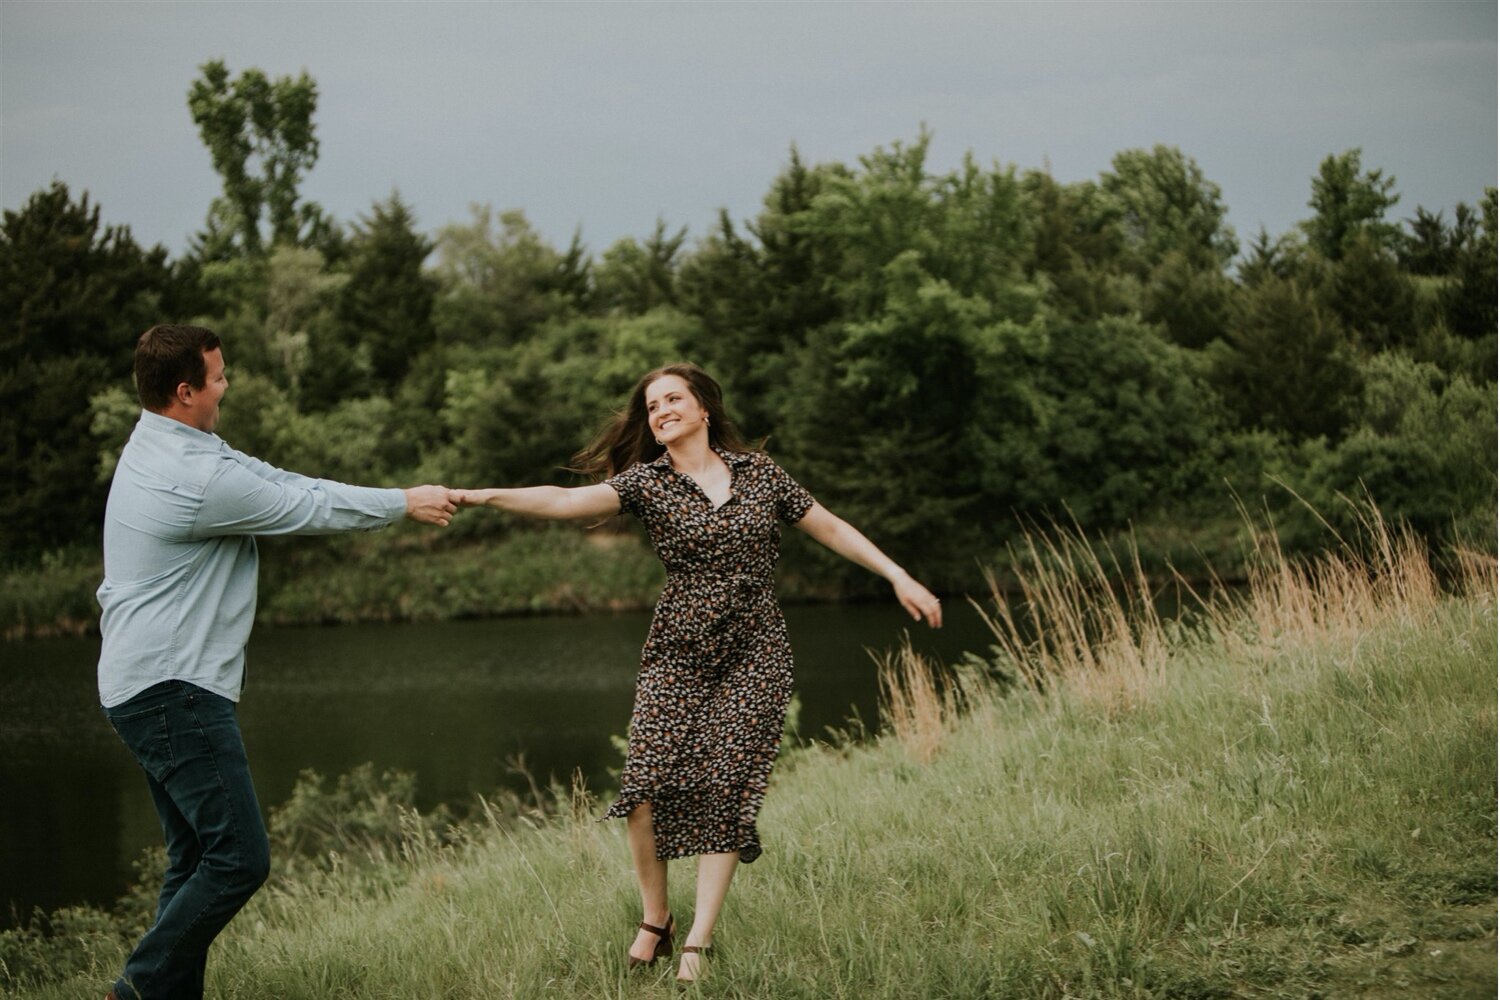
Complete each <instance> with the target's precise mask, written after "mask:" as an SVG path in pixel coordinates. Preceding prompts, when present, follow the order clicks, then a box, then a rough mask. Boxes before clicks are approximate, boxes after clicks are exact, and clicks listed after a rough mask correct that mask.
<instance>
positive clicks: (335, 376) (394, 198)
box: [309, 193, 437, 405]
mask: <svg viewBox="0 0 1500 1000" xmlns="http://www.w3.org/2000/svg"><path fill="white" fill-rule="evenodd" d="M432 249H433V244H432V242H431V241H430V240H428V239H427V237H425V236H423V235H422V234H420V233H418V232H417V231H416V229H415V220H414V219H413V217H412V213H411V210H410V209H409V208H408V207H407V206H406V204H405V203H404V202H402V200H401V197H400V195H398V194H395V193H393V194H392V195H391V196H390V198H388V199H387V200H386V201H384V202H376V203H375V205H374V206H373V207H372V209H371V212H370V215H369V216H368V217H364V218H361V219H360V221H359V222H358V223H356V224H355V226H354V230H353V234H352V236H351V238H350V240H349V251H348V259H347V262H346V270H347V274H348V276H349V280H348V282H347V283H346V284H345V285H344V286H343V290H342V292H341V293H340V295H339V299H338V307H337V310H336V314H337V317H338V324H337V329H336V333H334V335H333V336H330V337H327V338H324V339H323V340H322V341H321V342H320V343H318V346H317V347H316V348H315V350H314V363H313V364H312V366H311V368H312V369H313V370H312V371H310V372H309V377H310V378H317V379H318V380H319V384H318V388H317V391H316V393H315V394H314V397H313V398H315V399H317V400H318V401H319V403H320V404H322V405H329V404H332V403H335V402H337V401H338V400H340V399H344V398H349V397H352V396H357V395H363V394H364V392H365V391H366V390H367V388H369V387H367V386H366V385H364V384H363V379H362V378H360V375H361V374H362V371H361V370H362V369H363V371H365V372H367V373H368V376H369V377H370V379H371V380H372V385H373V387H375V388H378V389H379V390H381V392H382V394H388V393H389V392H390V390H391V389H392V388H393V387H394V386H395V385H396V384H397V383H399V382H400V381H401V380H402V379H403V378H405V376H406V372H407V370H408V368H409V367H410V366H411V362H412V359H413V358H414V357H415V356H416V355H418V354H420V353H421V352H423V351H425V350H427V349H428V348H430V347H432V346H433V345H434V344H435V343H436V342H437V335H436V331H435V328H434V325H433V317H432V314H433V305H434V302H435V300H436V295H437V283H436V282H435V281H434V280H433V278H431V277H430V276H429V275H428V274H426V273H425V272H424V271H423V264H424V262H425V261H426V260H427V256H428V254H430V253H431V252H432ZM356 352H357V353H358V354H359V355H360V356H361V358H362V360H363V364H359V363H356V361H355V359H354V355H355V354H356ZM318 369H322V370H318Z"/></svg>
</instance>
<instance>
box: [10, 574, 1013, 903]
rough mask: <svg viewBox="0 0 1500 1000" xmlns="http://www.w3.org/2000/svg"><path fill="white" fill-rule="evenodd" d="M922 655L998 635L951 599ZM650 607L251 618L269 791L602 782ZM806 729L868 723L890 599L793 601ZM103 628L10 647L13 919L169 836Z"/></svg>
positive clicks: (481, 788)
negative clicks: (529, 775) (121, 736)
mask: <svg viewBox="0 0 1500 1000" xmlns="http://www.w3.org/2000/svg"><path fill="white" fill-rule="evenodd" d="M945 619H946V626H945V627H944V629H943V630H942V631H941V632H936V633H933V632H928V631H927V630H926V629H925V628H924V629H922V630H921V631H917V630H916V629H912V631H911V636H912V639H913V642H914V644H915V645H916V646H917V648H918V649H920V650H922V651H923V652H927V653H929V654H931V655H933V656H936V657H939V658H942V659H946V660H953V659H956V658H957V657H958V656H959V655H960V654H961V653H962V652H963V651H964V650H967V649H982V648H984V647H985V646H986V645H987V644H988V635H987V633H986V632H985V630H984V626H983V624H982V623H981V622H980V621H979V618H978V616H977V615H976V614H975V613H974V611H973V610H972V609H971V608H967V607H965V606H963V605H962V604H961V602H958V601H954V602H952V606H951V607H947V608H945ZM647 621H648V618H647V616H646V615H645V614H620V615H601V616H589V617H582V618H561V617H555V618H554V617H545V618H509V619H498V620H490V621H474V622H453V623H445V624H435V625H388V626H381V625H360V626H348V627H343V628H331V629H257V630H256V632H255V635H254V637H253V638H252V640H251V643H250V649H249V654H248V659H249V666H248V670H247V679H246V688H245V694H244V697H243V699H242V701H241V706H240V721H241V727H242V729H243V730H244V733H245V742H246V746H247V749H248V751H249V754H250V764H251V769H252V771H253V772H254V774H255V781H256V788H257V791H258V792H259V794H260V798H261V802H262V805H268V804H275V803H279V802H282V801H284V800H285V799H286V798H287V796H288V795H289V794H290V792H291V790H292V787H293V786H294V784H295V783H296V780H297V775H298V774H299V772H301V771H302V770H303V769H305V768H312V769H314V770H317V771H319V772H321V773H323V774H325V775H337V774H342V773H344V772H346V771H348V770H350V769H352V768H354V767H355V766H357V765H359V764H360V763H363V762H365V761H371V762H373V763H374V764H375V766H376V767H377V768H378V769H386V768H400V769H403V770H408V771H412V772H414V773H415V774H416V775H417V779H418V797H419V805H420V806H421V807H422V808H424V809H430V808H432V807H433V806H435V805H437V804H438V803H440V802H447V803H455V804H458V805H459V806H460V809H462V807H463V803H465V802H472V801H473V799H474V796H475V795H476V794H483V793H487V792H491V791H493V790H494V789H496V788H500V787H512V788H522V787H524V784H525V782H524V780H523V779H522V778H521V777H520V776H518V775H517V774H515V773H513V772H512V771H511V769H510V766H509V765H510V762H511V761H513V760H514V759H515V758H516V757H517V756H518V755H523V754H524V757H525V760H526V762H527V764H528V766H529V767H530V768H531V770H532V771H533V773H534V774H535V775H536V776H537V777H538V779H540V780H545V779H546V778H547V777H548V776H549V775H551V776H556V777H557V778H559V779H561V780H564V781H566V780H567V778H568V776H569V775H571V774H572V772H573V770H574V769H575V768H577V769H579V770H581V771H582V772H583V774H584V776H585V777H586V778H587V779H588V781H589V784H590V787H592V788H594V789H596V790H601V791H603V790H606V789H608V788H609V786H610V783H609V779H608V769H609V768H610V767H612V766H618V764H619V756H618V753H617V752H616V751H615V749H614V748H613V746H612V745H611V744H610V739H609V738H610V735H611V734H617V733H623V732H624V730H625V726H626V723H627V722H628V721H629V716H630V705H631V698H632V695H633V692H634V684H635V669H636V662H637V658H638V656H639V653H640V645H641V642H642V641H643V639H644V638H645V635H646V626H647ZM787 624H788V627H789V630H790V632H791V639H792V645H793V649H794V650H795V653H796V660H797V691H798V695H799V697H800V699H801V701H802V705H803V709H802V731H803V733H804V734H808V735H821V734H822V733H823V732H824V730H825V729H826V727H829V726H839V725H842V724H843V723H844V721H845V720H846V719H848V718H849V716H850V715H851V713H856V712H857V713H858V714H859V716H860V717H861V718H863V719H865V720H867V721H869V722H873V720H874V719H875V718H876V712H877V698H878V692H877V685H876V680H875V667H874V664H873V663H872V661H871V659H870V657H869V655H868V653H867V652H866V648H867V647H872V648H877V649H886V648H891V647H893V646H895V645H896V644H897V643H899V642H900V639H901V635H902V633H903V632H904V631H905V630H907V629H908V627H910V626H911V622H910V621H909V620H908V619H906V618H905V617H904V615H903V614H902V613H901V611H900V609H899V608H898V607H896V606H895V605H894V604H893V603H892V604H879V605H867V606H855V607H806V608H798V607H793V608H788V609H787ZM98 648H99V644H98V640H96V639H95V640H89V639H78V640H47V641H38V642H25V643H11V644H0V802H3V803H5V807H4V809H3V810H0V906H3V907H4V911H5V912H4V913H3V915H0V922H3V923H5V924H9V923H11V922H12V921H11V913H10V911H11V910H12V909H13V908H14V909H18V910H19V911H20V912H21V913H23V914H24V913H27V912H29V911H30V909H31V907H33V906H41V907H42V908H43V909H52V908H55V907H57V906H61V905H66V904H70V903H77V902H95V903H107V902H109V901H110V900H112V899H113V898H114V897H115V896H116V895H118V894H119V892H120V891H121V890H122V889H123V888H124V886H125V885H126V883H127V881H128V880H129V878H130V876H131V870H130V865H131V862H132V861H134V860H135V859H136V858H137V857H138V856H139V854H140V851H141V849H142V848H144V847H146V846H149V845H151V844H155V843H159V842H160V832H159V830H158V827H157V821H156V814H155V811H154V810H153V809H152V807H151V803H150V799H149V796H148V795H147V793H146V789H145V784H144V782H143V781H142V779H141V778H140V775H139V771H138V770H137V769H136V766H135V764H134V762H133V761H132V760H131V758H130V756H129V754H127V753H126V752H125V750H124V748H123V747H121V746H120V745H119V743H118V741H117V739H116V738H115V736H114V733H113V731H112V730H111V729H110V728H109V725H108V723H107V722H105V720H104V718H103V715H102V714H101V713H100V712H99V709H98V698H97V694H96V690H95V686H94V665H95V662H96V660H97V657H98Z"/></svg>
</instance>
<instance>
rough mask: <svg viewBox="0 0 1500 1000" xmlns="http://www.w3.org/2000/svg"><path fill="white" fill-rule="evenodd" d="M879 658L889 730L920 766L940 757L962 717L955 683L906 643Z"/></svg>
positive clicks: (883, 703)
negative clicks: (953, 727) (941, 748)
mask: <svg viewBox="0 0 1500 1000" xmlns="http://www.w3.org/2000/svg"><path fill="white" fill-rule="evenodd" d="M872 655H875V660H876V663H877V664H878V665H879V668H880V689H881V695H882V698H881V701H882V705H881V714H882V716H883V717H884V722H885V728H886V731H887V732H889V733H890V734H891V735H892V736H894V737H895V738H896V741H897V742H898V743H900V744H901V745H902V746H903V747H905V748H906V751H907V753H909V754H910V755H911V757H912V758H913V759H914V760H916V761H917V762H918V763H922V764H926V763H927V762H929V761H931V760H932V758H933V757H934V756H936V755H937V752H938V749H939V748H940V747H941V746H942V744H943V738H944V736H946V735H947V733H948V731H949V728H950V727H951V726H952V724H953V722H955V721H956V720H957V718H958V715H959V696H958V690H957V687H956V685H955V684H953V683H952V682H951V681H949V680H948V679H946V678H944V677H943V676H942V675H941V674H940V673H939V672H938V671H937V670H936V669H935V668H934V665H933V664H932V663H930V662H929V661H928V660H927V658H926V657H924V656H923V655H922V654H920V653H918V652H917V651H915V650H914V649H912V648H911V642H910V641H909V640H905V641H903V642H902V643H901V647H900V648H899V649H897V650H896V651H895V652H894V653H891V652H886V653H882V654H878V655H876V654H872Z"/></svg>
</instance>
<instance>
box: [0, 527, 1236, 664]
mask: <svg viewBox="0 0 1500 1000" xmlns="http://www.w3.org/2000/svg"><path fill="white" fill-rule="evenodd" d="M450 534H451V535H452V536H453V537H451V538H446V539H445V538H439V537H436V536H433V535H432V534H430V533H424V532H422V531H421V530H420V529H419V528H415V527H413V526H407V525H400V526H397V527H394V528H392V529H391V530H388V531H385V532H381V533H377V534H370V535H357V536H346V537H335V538H317V539H306V538H302V539H294V540H284V539H274V538H272V539H261V542H260V544H261V555H262V558H261V585H260V604H259V608H258V610H257V614H256V620H257V622H258V623H260V624H263V625H276V626H285V625H342V624H354V623H360V622H403V621H407V622H435V621H452V620H461V619H472V618H500V617H508V616H515V615H534V614H559V615H571V614H590V613H611V612H618V611H641V610H649V609H650V608H651V607H652V606H653V605H654V604H655V602H656V597H657V594H658V592H659V591H660V590H661V584H662V579H663V577H662V569H661V564H660V562H659V561H658V559H657V558H656V556H655V555H654V554H653V553H652V551H651V549H650V547H649V545H648V544H647V543H646V541H645V539H644V538H643V537H642V535H641V534H640V533H639V532H638V531H636V530H633V529H631V528H628V527H627V528H625V529H624V530H620V526H618V525H615V526H610V527H605V528H594V529H586V528H583V527H582V526H579V525H568V524H554V525H540V526H535V527H532V526H528V527H525V528H523V529H521V530H513V531H508V532H502V531H495V530H493V529H490V530H486V526H485V525H484V524H483V521H482V515H481V514H474V513H471V514H468V515H466V517H465V518H460V520H459V521H458V522H456V523H455V525H454V527H453V528H452V529H450ZM1095 544H1096V545H1097V546H1098V547H1099V548H1101V549H1104V550H1107V551H1110V552H1127V551H1128V552H1130V553H1132V558H1133V559H1135V560H1138V561H1139V562H1140V563H1141V565H1142V566H1143V567H1144V568H1145V571H1146V572H1147V573H1148V574H1149V575H1150V576H1151V578H1152V579H1153V580H1155V581H1157V582H1158V583H1159V584H1161V585H1163V586H1178V585H1180V584H1182V583H1187V584H1190V585H1193V586H1207V585H1209V584H1211V583H1213V582H1214V581H1216V580H1217V581H1220V582H1225V581H1235V582H1241V581H1242V580H1243V572H1244V571H1243V553H1244V551H1245V550H1246V548H1247V547H1251V546H1253V544H1254V540H1253V538H1252V537H1250V536H1249V535H1248V534H1247V532H1246V531H1245V530H1244V527H1243V525H1242V524H1234V525H1222V524H1214V525H1211V526H1209V527H1208V528H1202V527H1199V528H1197V529H1195V530H1191V531H1190V530H1185V529H1183V528H1182V527H1181V526H1180V525H1179V524H1177V523H1174V522H1173V521H1172V520H1171V519H1167V518H1163V519H1161V520H1160V521H1159V522H1158V523H1157V524H1155V525H1148V526H1145V527H1143V528H1142V529H1140V530H1132V531H1130V532H1128V533H1125V534H1116V535H1115V536H1113V537H1107V538H1104V539H1101V540H1100V541H1098V542H1096V543H1095ZM783 546H784V548H786V549H787V550H788V554H787V555H786V556H784V557H783V559H782V561H781V568H780V571H779V577H780V583H779V592H780V596H781V599H782V600H783V601H786V602H794V603H795V602H803V603H837V602H841V601H860V600H869V599H874V598H884V597H885V596H886V594H887V591H886V590H885V589H884V588H885V584H884V582H883V581H881V580H879V579H876V578H874V577H870V576H868V575H867V574H861V575H854V574H853V573H851V572H849V571H848V570H847V569H846V568H844V567H838V566H833V565H831V564H830V563H829V562H827V561H826V560H823V559H822V558H821V554H820V553H818V552H816V551H815V550H814V548H813V547H812V546H808V545H806V542H805V540H804V539H803V538H802V537H801V536H800V534H799V533H797V532H794V531H788V532H786V533H785V535H784V538H783ZM804 548H805V551H803V549H804ZM1003 561H1004V560H1003V557H998V554H997V559H996V560H991V563H992V564H993V563H995V562H1001V563H1003ZM103 575H104V570H103V564H102V563H101V561H100V558H99V553H98V550H97V549H95V548H89V549H71V550H61V551H58V552H55V553H53V554H51V555H50V556H48V557H47V558H45V559H43V560H42V561H41V563H40V564H39V565H36V566H26V567H14V568H10V569H7V570H0V640H3V641H18V640H25V639H47V638H57V637H67V636H83V635H98V633H99V606H98V604H97V602H96V601H95V598H94V592H95V590H96V589H97V588H98V586H99V582H100V580H102V579H103ZM946 576H947V580H946V582H947V584H948V586H947V587H940V588H939V589H940V590H941V591H942V592H943V594H944V596H949V597H959V598H963V597H969V596H972V595H983V594H985V593H987V592H989V591H991V590H992V589H995V588H998V589H1000V590H1001V591H1003V592H1005V593H1007V594H1016V593H1020V592H1021V582H1020V581H1019V580H1016V579H1012V578H1011V577H1009V576H1005V577H1003V578H1000V579H997V580H988V579H987V578H986V574H985V572H984V571H983V570H981V568H980V560H978V559H976V560H975V561H974V562H973V564H972V565H971V566H970V567H968V572H967V573H958V572H949V573H948V574H946Z"/></svg>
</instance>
